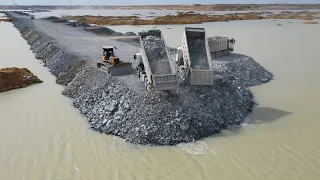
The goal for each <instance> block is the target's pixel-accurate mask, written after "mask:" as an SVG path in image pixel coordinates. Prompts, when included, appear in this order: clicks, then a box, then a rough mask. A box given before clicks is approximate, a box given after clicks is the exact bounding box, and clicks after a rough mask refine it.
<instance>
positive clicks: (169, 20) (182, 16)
mask: <svg viewBox="0 0 320 180" xmlns="http://www.w3.org/2000/svg"><path fill="white" fill-rule="evenodd" d="M318 14H319V13H316V12H307V11H304V12H290V11H288V12H283V13H280V14H273V13H272V12H249V13H233V14H225V15H207V14H198V13H195V12H193V11H190V12H179V13H178V14H177V15H167V16H161V17H156V18H154V19H149V20H145V19H140V18H139V17H138V16H66V17H62V18H61V19H68V20H76V21H78V22H82V23H89V24H97V25H164V24H199V23H203V22H219V21H235V20H260V19H304V20H313V19H314V15H318Z"/></svg>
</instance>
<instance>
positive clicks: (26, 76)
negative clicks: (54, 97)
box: [0, 67, 42, 92]
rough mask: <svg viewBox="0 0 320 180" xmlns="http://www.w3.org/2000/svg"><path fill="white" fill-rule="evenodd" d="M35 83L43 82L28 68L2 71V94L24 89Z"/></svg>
mask: <svg viewBox="0 0 320 180" xmlns="http://www.w3.org/2000/svg"><path fill="white" fill-rule="evenodd" d="M35 83H42V81H41V80H40V79H39V78H38V77H37V76H35V75H33V74H32V73H31V72H30V71H29V70H28V69H26V68H21V69H19V68H15V67H14V68H4V69H0V92H3V91H8V90H11V89H17V88H24V87H27V86H29V85H31V84H35Z"/></svg>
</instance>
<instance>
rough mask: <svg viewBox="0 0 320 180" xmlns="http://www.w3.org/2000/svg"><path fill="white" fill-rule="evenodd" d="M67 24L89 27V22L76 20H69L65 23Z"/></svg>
mask: <svg viewBox="0 0 320 180" xmlns="http://www.w3.org/2000/svg"><path fill="white" fill-rule="evenodd" d="M67 25H69V26H72V27H91V26H90V24H88V23H86V22H77V21H70V22H68V23H67Z"/></svg>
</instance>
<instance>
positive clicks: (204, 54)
mask: <svg viewBox="0 0 320 180" xmlns="http://www.w3.org/2000/svg"><path fill="white" fill-rule="evenodd" d="M181 44H182V47H178V49H177V56H176V69H177V72H178V74H179V76H180V78H182V79H183V80H186V79H187V78H190V84H191V85H213V70H212V64H211V54H210V50H209V45H208V39H207V35H206V31H205V29H204V28H191V27H186V28H185V29H184V34H183V38H182V42H181Z"/></svg>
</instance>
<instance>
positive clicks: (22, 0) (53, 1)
mask: <svg viewBox="0 0 320 180" xmlns="http://www.w3.org/2000/svg"><path fill="white" fill-rule="evenodd" d="M13 1H15V2H16V3H17V4H19V5H35V4H37V5H39V4H41V5H67V4H69V2H70V0H0V4H1V5H5V4H9V5H12V4H13ZM71 2H72V4H73V5H109V4H110V5H139V4H193V3H201V4H218V3H226V4H229V3H246V4H247V3H276V2H284V3H320V0H71Z"/></svg>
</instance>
